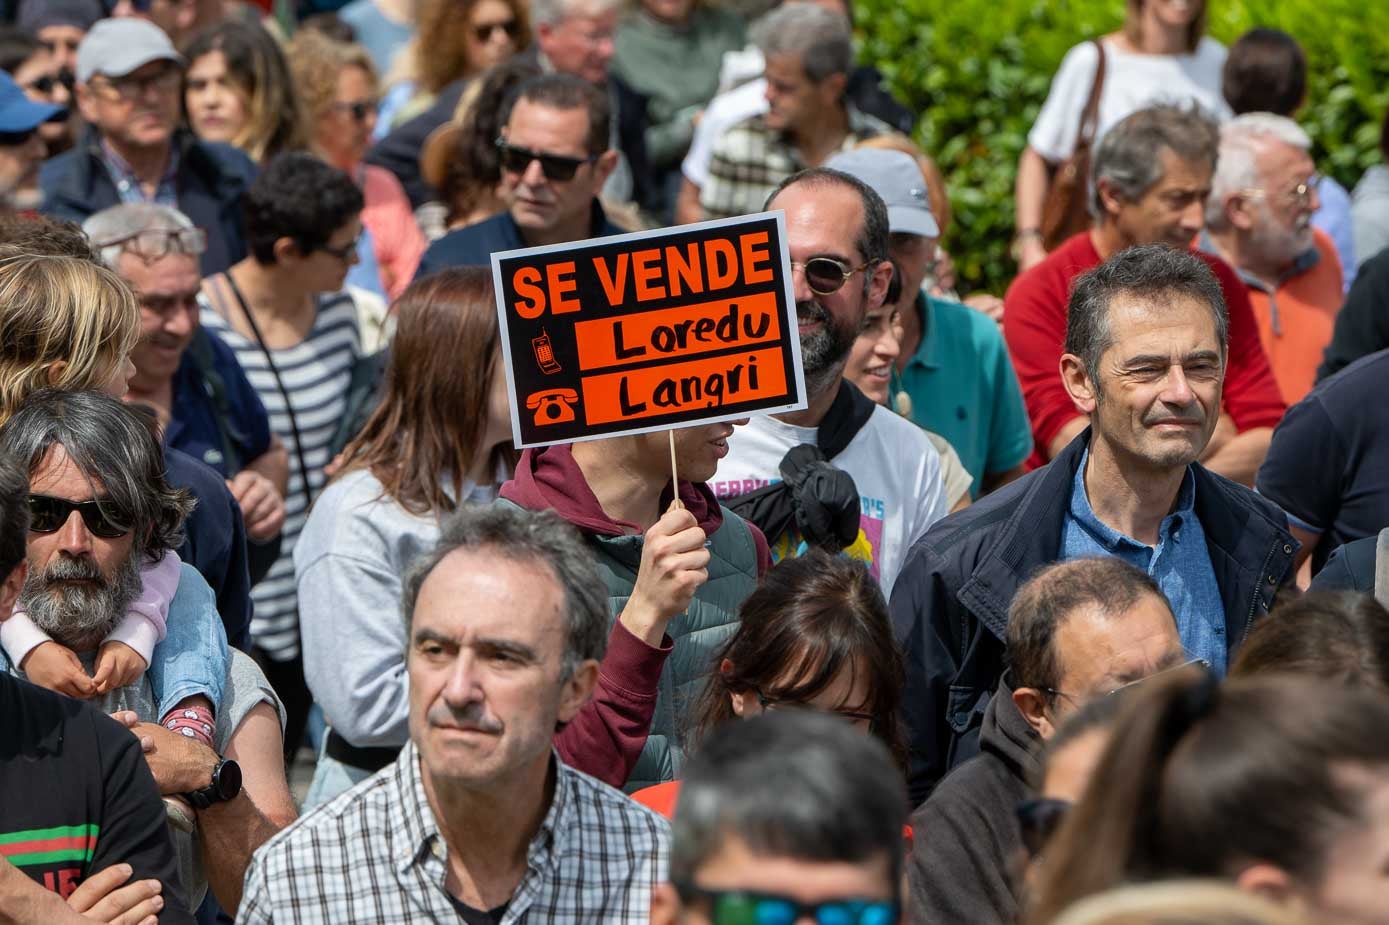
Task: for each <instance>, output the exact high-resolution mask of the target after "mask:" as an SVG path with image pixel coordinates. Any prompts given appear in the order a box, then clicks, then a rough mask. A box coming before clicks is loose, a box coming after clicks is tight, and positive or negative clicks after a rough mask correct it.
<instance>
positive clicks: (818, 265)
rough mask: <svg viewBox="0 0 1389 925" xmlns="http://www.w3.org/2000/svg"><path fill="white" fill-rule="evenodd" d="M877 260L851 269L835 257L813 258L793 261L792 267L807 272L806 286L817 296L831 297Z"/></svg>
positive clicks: (868, 261)
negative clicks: (852, 277)
mask: <svg viewBox="0 0 1389 925" xmlns="http://www.w3.org/2000/svg"><path fill="white" fill-rule="evenodd" d="M874 263H877V261H876V260H865V261H864V262H863V263H861V264H859V265H858V266H856V267H854V268H853V269H849V268H847V267H845V266H844V264H842V263H840V262H839V261H838V260H835V259H834V258H833V257H811V258H810V259H809V260H807V261H805V262H804V263H802V262H800V261H798V260H793V261H791V266H793V267H800V268H801V269H802V270H804V271H805V284H806V285H807V286H809V287H810V291H811V292H814V293H816V294H817V295H830V294H832V293H835V292H838V291H839V290H840V289H842V288H844V283H845V282H847V281H848V279H849V277H851V276H853V275H854V274H855V273H857V272H858V271H859V270H866V269H868V268H869V267H871V266H872V265H873V264H874Z"/></svg>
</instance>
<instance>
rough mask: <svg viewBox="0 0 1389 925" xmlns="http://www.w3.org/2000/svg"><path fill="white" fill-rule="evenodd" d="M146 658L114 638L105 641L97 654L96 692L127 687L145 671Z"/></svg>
mask: <svg viewBox="0 0 1389 925" xmlns="http://www.w3.org/2000/svg"><path fill="white" fill-rule="evenodd" d="M146 667H147V666H146V665H145V660H144V659H143V658H141V657H140V653H138V652H136V651H135V650H134V649H132V648H130V646H128V645H126V644H125V643H123V642H117V641H116V640H114V639H112V640H110V641H108V642H103V643H102V644H101V648H100V649H99V650H98V651H97V654H96V674H95V675H93V676H92V680H93V681H94V682H95V684H96V692H97V693H98V694H104V693H106V692H107V691H113V690H115V689H116V688H118V687H125V686H126V685H127V684H132V683H134V682H135V681H136V680H138V679H139V677H140V675H142V674H144V673H145V668H146Z"/></svg>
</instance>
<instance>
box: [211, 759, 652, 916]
mask: <svg viewBox="0 0 1389 925" xmlns="http://www.w3.org/2000/svg"><path fill="white" fill-rule="evenodd" d="M554 761H555V765H556V767H557V769H558V775H557V779H556V782H555V793H554V799H553V800H552V801H551V803H550V809H549V811H548V812H547V813H546V815H545V820H544V821H543V822H542V823H541V825H540V830H539V831H538V832H537V833H536V834H535V837H534V838H533V839H532V840H531V843H530V847H529V849H528V852H527V870H526V873H525V875H524V876H523V877H522V879H521V883H520V885H519V886H517V888H516V891H515V892H514V893H513V894H512V896H511V900H510V902H509V903H508V905H507V908H506V914H505V916H504V917H503V919H502V925H512V923H520V922H529V923H540V922H545V923H556V925H566V923H574V925H577V923H592V925H607V923H613V922H616V923H623V922H632V923H637V922H646V921H648V920H649V919H650V916H651V888H652V885H653V884H654V883H656V882H658V881H660V880H663V879H664V878H665V876H666V867H667V863H668V861H669V851H670V827H669V825H668V824H667V823H666V821H665V819H663V818H661V817H660V816H659V815H657V814H656V813H653V812H651V811H650V810H648V809H646V808H645V807H644V806H640V805H638V804H637V803H635V802H633V801H632V800H631V799H629V798H628V797H626V796H624V795H623V794H622V793H621V792H619V791H617V790H614V789H612V788H611V787H608V786H606V785H604V784H601V783H599V782H598V781H596V780H594V779H593V778H591V777H589V776H588V775H586V774H582V773H580V772H578V771H575V770H574V769H572V768H569V767H566V766H565V765H564V763H563V762H562V761H560V760H559V756H558V755H556V756H555V758H554ZM447 873H448V847H447V845H446V844H445V842H444V839H443V836H442V835H441V834H440V833H439V827H438V825H436V824H435V821H434V813H433V811H432V810H431V809H430V806H429V803H428V802H427V800H426V798H425V791H424V779H423V777H422V775H421V772H420V763H419V758H418V752H417V751H416V750H415V747H414V745H406V746H405V748H404V749H403V750H402V751H401V753H400V758H398V759H397V760H396V761H395V763H394V764H392V765H391V766H390V767H388V768H385V769H383V770H382V771H381V772H380V773H378V774H377V775H376V776H374V777H372V778H370V779H369V780H366V781H363V782H362V783H361V784H359V785H358V786H356V787H354V788H353V789H351V790H349V791H347V792H346V793H344V794H342V795H341V796H339V797H337V798H336V799H334V800H332V801H331V802H329V803H326V804H324V805H323V806H321V807H319V808H318V809H316V810H314V811H313V812H311V813H309V814H307V815H305V816H303V817H301V818H300V819H299V820H298V821H296V822H295V823H294V824H292V825H291V826H289V828H287V829H285V830H284V831H283V832H280V833H279V834H278V835H276V836H275V837H274V838H272V839H270V841H268V842H266V843H265V845H264V846H262V847H261V849H260V850H259V851H257V852H256V854H255V857H254V858H253V859H252V860H251V866H250V868H249V869H248V870H247V872H246V887H245V891H244V895H243V897H242V902H241V910H240V914H239V915H238V916H237V922H239V923H248V925H257V923H262V922H324V923H329V922H331V923H334V925H337V923H349V922H372V923H395V922H431V921H433V922H457V921H461V920H462V919H461V916H460V915H459V913H458V911H457V909H456V908H455V906H454V905H453V903H452V901H451V900H450V898H449V894H448V892H447V891H446V890H445V888H444V877H445V875H446V874H447Z"/></svg>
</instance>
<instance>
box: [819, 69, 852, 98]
mask: <svg viewBox="0 0 1389 925" xmlns="http://www.w3.org/2000/svg"><path fill="white" fill-rule="evenodd" d="M848 85H849V75H848V74H831V75H830V76H828V77H826V78H825V79H824V80H822V81H820V83H819V84H818V88H819V90H820V98H821V99H822V100H824V101H825V102H826V103H837V102H839V101H840V100H841V99H843V98H844V88H845V87H847V86H848Z"/></svg>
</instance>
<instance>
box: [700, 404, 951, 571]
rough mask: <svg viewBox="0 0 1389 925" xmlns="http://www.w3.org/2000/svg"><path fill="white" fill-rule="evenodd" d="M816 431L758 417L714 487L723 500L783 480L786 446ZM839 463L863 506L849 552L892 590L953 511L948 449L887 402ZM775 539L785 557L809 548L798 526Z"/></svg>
mask: <svg viewBox="0 0 1389 925" xmlns="http://www.w3.org/2000/svg"><path fill="white" fill-rule="evenodd" d="M816 432H817V428H814V427H793V426H792V425H790V424H786V423H784V422H782V421H779V420H777V419H776V418H773V417H767V416H763V417H755V418H753V419H752V421H751V422H750V423H749V424H747V425H746V426H744V427H739V428H737V429H735V430H734V432H733V436H731V437H729V438H728V455H727V456H725V457H724V458H723V460H722V461H721V462H720V463H719V468H718V471H717V472H716V473H715V474H714V478H713V479H711V480H710V482H709V484H710V487H712V488H713V489H714V494H716V495H718V496H719V498H721V499H722V498H732V497H735V496H737V495H741V494H745V493H746V492H749V491H752V490H754V489H757V488H762V487H763V486H766V485H769V484H771V483H773V482H779V481H781V473H780V470H779V467H780V465H781V460H782V457H784V456H785V455H786V451H787V450H789V449H791V447H793V446H797V445H799V444H802V443H811V444H813V443H815V437H816ZM831 463H832V464H833V465H834V466H835V467H836V468H838V469H842V470H844V471H845V472H847V473H849V475H850V476H851V477H853V480H854V485H855V486H857V488H858V492H859V501H860V503H861V505H862V507H861V513H860V515H859V535H858V539H857V540H855V542H854V544H853V545H852V546H850V547H849V548H848V549H847V550H846V552H848V554H849V555H851V556H853V557H854V558H856V559H861V560H863V561H864V562H866V563H867V564H868V568H869V571H870V572H872V574H873V576H874V577H875V578H877V579H878V583H879V584H880V585H881V586H882V589H883V594H884V595H890V594H891V593H892V585H893V583H894V582H895V581H896V580H897V573H898V572H900V571H901V570H902V562H903V560H905V559H906V557H907V551H908V550H909V549H911V545H912V543H914V542H916V540H917V538H918V537H920V536H921V535H922V534H923V533H925V532H926V529H927V528H928V527H930V526H931V524H933V523H935V522H936V521H938V520H940V519H941V518H942V517H944V516H945V515H946V513H947V511H948V508H947V505H946V502H945V487H944V485H943V484H942V482H941V468H940V454H939V453H937V452H936V448H935V447H934V446H932V445H931V440H930V438H929V437H927V436H926V432H925V431H923V430H922V429H921V428H919V427H917V426H916V425H915V424H913V423H912V422H911V421H908V420H906V419H905V418H902V417H899V416H898V415H896V414H893V413H892V412H891V411H889V410H887V409H886V408H883V407H881V406H879V407H878V408H876V409H874V411H873V415H872V416H871V417H870V418H869V419H868V422H867V423H866V424H864V425H863V428H862V429H861V430H859V432H858V433H857V434H855V435H854V439H853V440H851V441H849V445H848V446H847V447H845V448H844V452H842V453H840V454H839V455H838V456H836V457H835V458H834V459H833V460H831ZM767 542H768V543H769V544H770V545H771V549H772V558H774V559H777V560H780V559H783V558H785V557H786V556H795V555H799V554H800V553H801V552H803V551H804V549H805V547H804V543H803V542H802V540H801V537H800V535H799V532H798V531H796V530H794V529H793V530H792V531H791V533H790V534H788V535H786V536H769V537H767Z"/></svg>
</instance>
